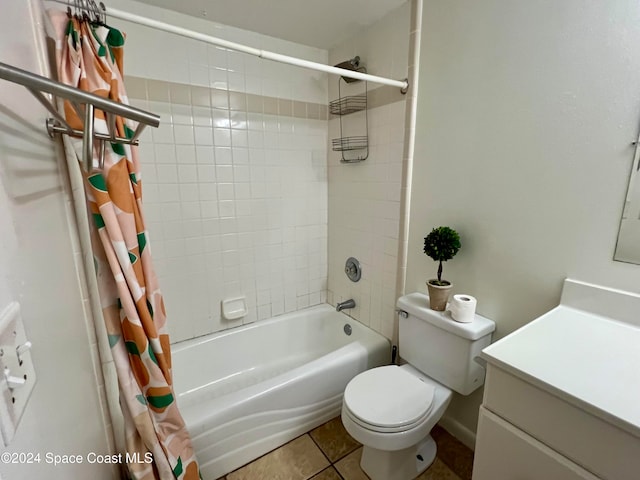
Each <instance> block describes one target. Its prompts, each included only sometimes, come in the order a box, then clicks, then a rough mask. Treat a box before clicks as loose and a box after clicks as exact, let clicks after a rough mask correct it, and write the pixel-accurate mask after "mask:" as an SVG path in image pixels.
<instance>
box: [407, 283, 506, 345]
mask: <svg viewBox="0 0 640 480" xmlns="http://www.w3.org/2000/svg"><path fill="white" fill-rule="evenodd" d="M396 306H397V307H398V308H399V309H400V310H404V311H405V312H407V313H408V314H409V315H413V316H415V317H417V318H419V319H421V320H424V321H425V322H429V323H431V324H432V325H435V326H436V327H438V328H441V329H443V330H446V331H448V332H451V333H453V334H454V335H457V336H459V337H462V338H466V339H467V340H478V339H479V338H482V337H484V336H485V335H488V334H490V333H491V332H493V331H494V330H495V329H496V324H495V322H494V321H493V320H489V319H488V318H485V317H483V316H482V315H478V314H477V313H476V318H475V319H474V320H473V321H472V322H469V323H460V322H456V321H455V320H454V319H453V318H451V313H450V312H449V311H445V312H436V311H435V310H431V309H430V308H429V297H428V296H427V295H425V294H424V293H419V292H415V293H410V294H409V295H404V296H403V297H400V298H399V299H398V303H397V304H396Z"/></svg>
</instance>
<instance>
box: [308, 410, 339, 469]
mask: <svg viewBox="0 0 640 480" xmlns="http://www.w3.org/2000/svg"><path fill="white" fill-rule="evenodd" d="M330 421H331V420H329V422H330ZM329 422H326V423H329ZM322 425H325V424H324V423H323V424H322ZM322 425H320V427H321V426H322ZM316 428H319V427H316ZM313 430H315V428H314V429H313ZM313 430H310V431H308V432H307V433H306V434H305V435H309V438H310V439H311V441H312V442H313V443H314V445H315V446H316V447H318V450H320V451H321V452H322V455H324V458H326V459H327V461H328V462H329V465H330V466H333V462H332V461H331V459H330V458H329V457H327V454H326V453H324V450H323V449H322V447H321V446H320V445H318V442H316V440H315V439H314V438H313V436H312V435H311V432H312V431H313Z"/></svg>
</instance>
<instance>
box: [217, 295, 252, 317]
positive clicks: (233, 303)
mask: <svg viewBox="0 0 640 480" xmlns="http://www.w3.org/2000/svg"><path fill="white" fill-rule="evenodd" d="M247 313H248V310H247V301H246V299H245V297H237V298H228V299H226V300H223V301H222V316H223V317H224V318H226V319H227V320H238V319H239V318H243V317H245V316H246V315H247Z"/></svg>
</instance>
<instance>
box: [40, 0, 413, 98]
mask: <svg viewBox="0 0 640 480" xmlns="http://www.w3.org/2000/svg"><path fill="white" fill-rule="evenodd" d="M52 1H54V2H56V3H61V4H65V5H66V4H67V2H65V1H63V0H52ZM105 11H106V14H107V15H108V16H110V17H114V18H119V19H120V20H126V21H128V22H132V23H137V24H139V25H144V26H145V27H150V28H155V29H156V30H162V31H165V32H168V33H174V34H176V35H180V36H182V37H186V38H192V39H195V40H200V41H201V42H205V43H209V44H211V45H217V46H219V47H224V48H228V49H229V50H234V51H236V52H242V53H247V54H249V55H253V56H256V57H260V58H264V59H266V60H273V61H274V62H280V63H286V64H289V65H294V66H296V67H302V68H308V69H311V70H318V71H320V72H326V73H331V74H333V75H340V76H343V77H349V78H355V79H356V80H366V81H367V82H372V83H379V84H381V85H389V86H392V87H398V88H400V89H401V90H402V93H406V91H407V89H408V88H409V82H408V81H407V80H393V79H391V78H385V77H379V76H377V75H370V74H368V73H362V72H354V71H352V70H347V69H345V68H338V67H332V66H330V65H324V64H323V63H317V62H312V61H309V60H304V59H301V58H296V57H290V56H288V55H282V54H280V53H275V52H270V51H268V50H261V49H259V48H253V47H249V46H247V45H242V44H240V43H236V42H230V41H228V40H223V39H222V38H217V37H212V36H211V35H206V34H204V33H199V32H194V31H193V30H188V29H186V28H182V27H178V26H176V25H171V24H169V23H165V22H161V21H159V20H152V19H150V18H146V17H143V16H140V15H135V14H133V13H128V12H124V11H122V10H118V9H115V8H111V7H105Z"/></svg>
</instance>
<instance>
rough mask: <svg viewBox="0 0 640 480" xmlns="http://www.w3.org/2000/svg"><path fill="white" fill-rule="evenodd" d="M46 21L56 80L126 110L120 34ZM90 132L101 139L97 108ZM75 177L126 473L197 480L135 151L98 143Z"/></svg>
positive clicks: (55, 14)
mask: <svg viewBox="0 0 640 480" xmlns="http://www.w3.org/2000/svg"><path fill="white" fill-rule="evenodd" d="M49 15H50V19H51V22H52V26H53V27H54V30H55V32H56V35H57V36H56V60H57V65H58V79H59V81H61V82H63V83H67V84H69V85H72V86H74V87H78V88H81V89H83V90H86V91H89V92H91V93H94V94H97V95H100V96H102V97H105V98H109V99H112V100H116V101H119V102H122V103H128V102H127V97H126V92H125V90H124V84H123V81H122V72H123V69H122V66H123V65H122V63H123V45H124V39H125V37H124V35H123V34H122V33H121V32H119V31H118V30H116V29H114V28H110V27H105V26H101V27H94V26H92V25H91V24H90V23H89V22H87V21H84V20H78V19H77V18H70V17H68V16H67V15H66V14H65V13H63V12H60V11H51V12H49ZM64 114H65V118H66V120H67V122H68V123H69V125H71V127H73V128H75V129H82V128H83V122H82V120H81V119H80V118H79V117H78V116H77V114H76V112H75V110H74V109H73V107H72V106H71V105H70V104H69V102H65V104H64ZM116 127H117V132H118V136H121V137H128V138H131V137H132V135H133V128H135V125H128V124H127V122H125V121H123V119H121V118H118V119H117V121H116ZM95 130H96V132H101V133H108V129H107V125H106V122H105V117H104V114H103V112H101V111H98V110H96V118H95ZM98 146H99V145H98ZM98 146H96V149H95V150H94V159H93V161H94V167H97V166H98V155H97V152H98V150H97V148H98ZM67 151H68V154H69V150H67ZM71 152H72V155H74V156H75V157H76V158H75V159H74V162H75V161H76V160H79V159H80V158H82V154H81V142H77V141H76V142H74V145H73V148H72V149H71ZM84 179H85V193H86V201H87V206H88V210H89V215H90V217H91V218H92V219H93V222H92V224H93V227H92V232H91V237H92V238H91V244H92V249H93V255H94V266H95V270H96V275H97V279H98V282H97V283H98V290H99V294H100V295H99V296H100V302H101V308H102V316H103V317H104V322H105V326H106V331H107V334H108V341H109V345H110V347H111V353H112V355H113V360H114V363H115V368H116V371H117V376H118V385H119V391H120V407H121V410H122V415H123V417H124V431H125V437H126V438H125V446H126V452H125V454H124V455H122V458H123V461H126V463H127V473H128V474H129V475H130V476H131V478H133V479H135V480H153V479H160V480H170V479H174V478H176V479H179V480H196V479H198V478H200V474H199V468H198V464H197V461H196V458H195V454H194V451H193V447H192V445H191V439H190V437H189V433H188V431H187V429H186V427H185V424H184V421H183V419H182V416H181V415H180V412H179V411H178V407H177V404H176V400H175V395H174V392H173V386H172V377H171V351H170V342H169V336H168V335H167V333H166V314H165V308H164V303H163V300H162V295H161V293H160V289H159V285H158V281H157V278H156V275H155V272H154V268H153V264H152V259H151V254H150V247H149V241H148V235H147V231H146V229H145V223H144V217H143V212H142V188H141V175H140V164H139V161H138V152H137V147H135V146H129V145H123V144H116V143H107V144H106V145H105V148H104V168H102V169H100V170H97V169H94V170H93V171H92V172H90V173H86V172H85V173H84Z"/></svg>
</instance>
